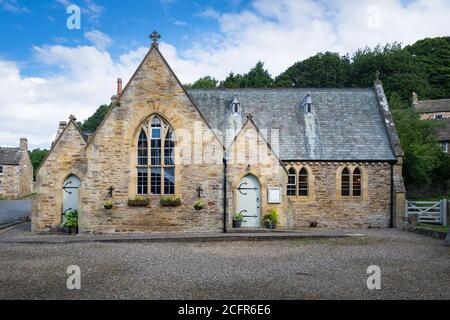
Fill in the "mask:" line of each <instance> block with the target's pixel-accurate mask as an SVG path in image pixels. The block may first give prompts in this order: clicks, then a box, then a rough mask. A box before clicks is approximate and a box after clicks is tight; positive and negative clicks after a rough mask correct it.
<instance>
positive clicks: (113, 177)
mask: <svg viewBox="0 0 450 320" xmlns="http://www.w3.org/2000/svg"><path fill="white" fill-rule="evenodd" d="M152 115H158V116H159V117H161V118H162V119H164V120H165V121H166V122H167V123H168V124H169V125H170V126H171V127H172V128H173V130H174V131H175V139H176V147H175V153H176V154H177V161H176V162H177V163H176V167H175V197H179V198H181V201H182V205H181V206H179V207H175V208H165V207H161V205H160V199H161V196H159V195H152V196H149V200H150V205H149V207H146V208H132V207H129V206H128V204H127V203H128V199H130V198H135V197H136V196H137V194H136V193H137V188H136V175H137V167H136V157H137V150H136V144H137V139H138V136H139V133H140V129H141V127H142V125H143V123H144V122H145V121H147V120H148V119H149V117H151V116H152ZM189 139H203V140H204V141H203V142H200V143H197V144H196V146H194V147H193V146H192V145H191V144H190V143H189V144H188V145H189V147H188V148H184V147H183V145H182V142H183V141H184V142H188V141H187V140H189ZM208 140H213V141H216V143H215V146H214V147H213V148H212V149H213V150H211V148H207V147H206V145H207V144H208V143H207V142H209V141H208ZM200 146H202V148H200ZM209 153H213V154H214V153H215V154H216V158H217V159H218V161H216V162H215V163H212V164H211V163H205V162H204V161H203V160H204V159H203V158H205V157H206V156H207V155H208V154H209ZM86 156H87V159H88V162H89V170H88V173H87V175H86V176H85V177H84V179H83V180H82V189H81V190H80V192H81V208H80V221H79V223H80V232H82V233H114V232H186V231H218V232H220V231H221V230H222V225H223V208H222V198H223V196H222V190H223V163H222V159H223V148H222V146H221V145H220V143H219V142H218V140H217V139H215V137H214V135H213V134H212V131H211V130H210V129H209V128H208V126H207V124H206V122H205V121H204V119H203V118H202V116H201V114H200V113H199V112H198V110H197V108H196V107H195V106H194V104H193V103H192V102H191V100H190V99H189V97H188V95H187V94H186V93H185V91H184V89H183V88H182V86H181V85H180V83H179V82H178V80H177V79H176V77H175V75H174V74H173V72H172V71H171V70H170V68H169V67H168V65H167V64H166V62H165V61H164V59H163V58H162V56H161V55H160V53H159V51H158V50H156V49H155V48H153V49H152V50H151V51H150V53H149V54H148V55H147V57H146V58H145V59H144V61H143V63H142V64H141V66H140V67H139V68H138V70H137V72H136V73H135V75H134V76H133V78H132V79H131V80H130V83H129V84H128V85H127V87H126V88H125V89H124V91H123V93H122V95H121V97H120V98H119V99H118V101H117V104H115V105H114V106H113V108H112V110H111V111H110V113H109V114H108V115H107V117H106V118H105V120H104V122H103V124H102V125H101V126H100V128H99V130H98V132H97V134H96V135H95V137H93V139H92V142H91V143H90V144H89V145H88V147H87V149H86ZM110 186H113V187H114V194H113V198H112V199H111V200H112V201H113V203H114V207H113V209H112V210H105V209H104V208H103V202H104V200H106V199H108V188H109V187H110ZM197 187H202V188H203V190H204V191H203V195H202V199H203V201H204V202H205V203H206V207H205V209H204V210H201V211H196V210H195V209H194V204H195V202H196V201H197V191H196V189H197Z"/></svg>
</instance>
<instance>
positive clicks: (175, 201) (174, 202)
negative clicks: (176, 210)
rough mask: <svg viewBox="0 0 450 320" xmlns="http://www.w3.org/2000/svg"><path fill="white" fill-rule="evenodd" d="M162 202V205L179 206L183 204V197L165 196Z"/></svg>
mask: <svg viewBox="0 0 450 320" xmlns="http://www.w3.org/2000/svg"><path fill="white" fill-rule="evenodd" d="M160 203H161V206H162V207H178V206H180V205H181V199H180V198H173V197H163V198H161V201H160Z"/></svg>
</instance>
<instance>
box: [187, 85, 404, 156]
mask: <svg viewBox="0 0 450 320" xmlns="http://www.w3.org/2000/svg"><path fill="white" fill-rule="evenodd" d="M188 93H189V94H190V95H191V97H192V99H193V100H194V101H195V103H196V104H197V106H198V108H199V109H200V111H201V112H202V113H203V115H204V117H205V118H206V120H207V121H208V122H209V125H210V126H211V127H212V128H213V129H218V130H220V131H221V132H224V131H225V130H226V128H227V126H228V124H227V123H228V121H229V119H230V116H231V114H232V111H231V108H230V106H231V103H232V102H233V99H234V97H235V96H236V97H237V98H238V100H239V102H240V104H241V109H242V115H243V122H245V115H247V114H252V116H253V120H254V122H255V124H256V125H257V126H258V128H259V129H260V130H267V131H268V132H270V130H272V129H279V130H280V141H279V154H278V156H279V157H280V159H281V160H317V161H320V160H322V161H331V160H336V161H351V160H361V161H363V160H365V161H371V160H372V161H381V160H383V161H390V160H396V157H395V155H394V152H393V150H392V147H391V142H390V140H389V136H388V132H387V128H386V124H385V121H386V120H385V119H384V118H383V116H382V114H381V111H380V102H379V100H378V96H377V94H376V92H375V90H374V89H373V88H367V89H228V90H226V89H215V90H188ZM308 95H310V97H311V99H312V114H310V115H305V112H304V105H302V103H303V104H304V103H305V101H306V99H307V97H308ZM242 124H243V123H242ZM226 140H227V141H229V139H226ZM268 140H269V142H271V139H270V137H268ZM272 143H273V142H272Z"/></svg>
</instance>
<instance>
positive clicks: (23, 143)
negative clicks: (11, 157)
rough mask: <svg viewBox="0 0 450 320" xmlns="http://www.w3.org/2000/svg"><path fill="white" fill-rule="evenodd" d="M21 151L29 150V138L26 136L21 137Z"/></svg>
mask: <svg viewBox="0 0 450 320" xmlns="http://www.w3.org/2000/svg"><path fill="white" fill-rule="evenodd" d="M20 151H28V140H27V139H26V138H22V139H20Z"/></svg>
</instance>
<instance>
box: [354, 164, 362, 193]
mask: <svg viewBox="0 0 450 320" xmlns="http://www.w3.org/2000/svg"><path fill="white" fill-rule="evenodd" d="M361 182H362V173H361V170H360V169H359V168H356V169H355V171H353V196H354V197H361V196H362V184H361Z"/></svg>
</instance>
